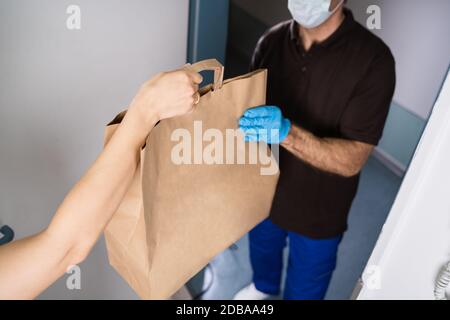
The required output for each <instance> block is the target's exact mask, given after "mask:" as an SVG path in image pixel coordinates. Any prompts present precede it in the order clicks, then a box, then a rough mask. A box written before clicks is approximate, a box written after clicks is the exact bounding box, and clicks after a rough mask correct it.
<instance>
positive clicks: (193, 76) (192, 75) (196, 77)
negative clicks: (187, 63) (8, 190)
mask: <svg viewBox="0 0 450 320" xmlns="http://www.w3.org/2000/svg"><path fill="white" fill-rule="evenodd" d="M184 71H185V72H186V73H187V75H188V76H189V77H190V78H191V80H192V81H193V82H194V84H197V85H198V84H200V83H202V81H203V77H202V75H201V74H200V73H198V72H195V71H192V70H189V69H184Z"/></svg>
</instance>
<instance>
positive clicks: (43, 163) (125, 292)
mask: <svg viewBox="0 0 450 320" xmlns="http://www.w3.org/2000/svg"><path fill="white" fill-rule="evenodd" d="M70 4H77V5H79V6H80V7H81V18H82V19H81V22H82V24H81V30H76V31H69V30H68V29H67V28H66V19H67V17H68V15H67V14H66V8H67V7H68V5H70ZM188 6H189V2H188V0H127V1H121V0H95V1H94V0H77V1H72V0H70V1H66V0H39V1H34V0H1V1H0V120H1V124H0V224H4V223H7V224H9V225H10V226H12V227H13V228H14V230H15V231H16V233H17V236H18V238H21V237H24V236H27V235H30V234H33V233H36V232H38V231H40V230H41V229H42V228H44V227H45V226H46V225H47V224H48V223H49V221H50V219H51V217H52V215H53V213H54V212H55V210H56V208H57V206H58V204H59V203H60V202H61V201H62V199H63V198H64V195H65V194H66V193H67V192H68V191H69V189H70V188H71V186H72V185H73V184H74V183H75V182H76V181H77V180H78V179H79V178H80V177H81V175H82V174H83V172H84V171H85V170H86V169H87V168H88V166H89V165H90V163H91V162H92V161H93V160H94V159H95V158H96V156H97V155H98V153H99V152H100V150H101V148H102V139H103V127H104V125H105V124H106V123H107V122H108V121H109V120H111V119H112V117H113V116H114V115H115V114H116V113H117V112H119V111H120V110H122V109H123V108H125V107H126V105H127V103H128V102H129V101H130V100H131V99H132V97H133V96H134V94H135V93H136V91H137V89H138V88H139V86H140V84H141V83H142V82H144V81H145V80H146V79H148V78H149V77H150V76H151V75H153V74H155V73H157V72H158V71H162V70H165V69H169V68H176V67H179V66H181V65H183V64H184V63H185V61H186V50H187V28H188ZM30 267H31V268H32V266H30ZM81 272H82V290H81V291H69V290H67V289H66V287H65V280H66V277H63V278H62V279H61V280H60V281H58V282H57V283H56V284H55V285H53V286H52V287H51V288H49V289H48V290H47V291H46V292H45V293H44V294H42V296H41V298H56V299H63V298H97V299H101V298H113V299H114V298H134V297H135V295H134V293H133V292H132V291H131V289H129V288H128V286H127V285H126V284H125V283H124V282H123V281H122V280H121V278H120V277H119V276H118V275H117V274H116V273H115V271H113V270H112V269H111V268H110V267H109V265H108V263H107V259H106V253H105V247H104V243H103V240H101V241H100V243H99V244H98V245H97V246H96V247H95V249H94V251H93V253H92V254H91V255H90V256H89V258H88V259H87V261H86V262H85V263H84V264H82V265H81Z"/></svg>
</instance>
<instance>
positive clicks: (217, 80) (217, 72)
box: [185, 59, 224, 90]
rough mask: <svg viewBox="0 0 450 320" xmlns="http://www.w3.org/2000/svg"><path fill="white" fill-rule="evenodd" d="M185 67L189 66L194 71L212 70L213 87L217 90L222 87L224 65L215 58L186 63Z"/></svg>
mask: <svg viewBox="0 0 450 320" xmlns="http://www.w3.org/2000/svg"><path fill="white" fill-rule="evenodd" d="M185 68H189V69H191V70H192V71H195V72H201V71H214V84H213V89H214V90H218V89H220V88H222V85H223V73H224V67H223V65H222V64H221V63H220V62H219V61H217V60H216V59H208V60H203V61H199V62H197V63H194V64H187V65H186V66H185Z"/></svg>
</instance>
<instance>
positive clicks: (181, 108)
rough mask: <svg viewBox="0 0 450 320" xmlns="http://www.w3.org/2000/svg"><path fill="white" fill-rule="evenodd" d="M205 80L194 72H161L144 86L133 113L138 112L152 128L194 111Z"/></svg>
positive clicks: (133, 103) (137, 97) (131, 106)
mask: <svg viewBox="0 0 450 320" xmlns="http://www.w3.org/2000/svg"><path fill="white" fill-rule="evenodd" d="M202 80H203V78H202V76H201V75H200V74H199V73H196V72H193V71H190V70H184V69H180V70H175V71H171V72H163V73H160V74H158V75H156V76H155V77H154V78H152V79H150V80H149V81H147V82H145V83H144V84H143V85H142V86H141V89H140V90H139V92H138V93H137V95H136V96H135V97H134V99H133V101H132V102H131V105H130V108H129V111H131V112H134V111H137V112H138V113H139V114H140V116H141V117H142V119H143V120H144V121H145V123H146V124H147V125H149V126H150V125H153V124H154V123H156V122H158V121H159V120H163V119H167V118H171V117H176V116H181V115H184V114H186V113H189V112H192V110H193V108H194V104H195V102H196V101H197V102H198V98H199V97H198V96H197V95H198V86H199V84H200V83H201V82H202ZM196 96H197V97H196ZM147 129H151V127H147Z"/></svg>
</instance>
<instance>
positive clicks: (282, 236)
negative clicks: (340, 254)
mask: <svg viewBox="0 0 450 320" xmlns="http://www.w3.org/2000/svg"><path fill="white" fill-rule="evenodd" d="M288 238H289V259H288V267H287V276H286V282H285V289H284V299H286V300H321V299H323V298H324V297H325V293H326V291H327V289H328V285H329V283H330V280H331V275H332V274H333V270H334V268H335V267H336V254H337V249H338V246H339V243H340V242H341V239H342V236H340V237H337V238H332V239H324V240H315V239H310V238H307V237H304V236H302V235H299V234H296V233H293V232H288V231H286V230H284V229H282V228H280V227H278V226H277V225H275V224H273V223H272V222H271V221H270V220H269V219H267V220H264V221H263V222H262V223H260V224H259V225H257V226H256V227H255V228H254V229H253V230H252V231H250V236H249V239H250V261H251V264H252V268H253V282H254V284H255V287H256V288H257V289H258V290H259V291H262V292H264V293H267V294H271V295H278V294H279V292H280V285H281V274H282V269H283V249H284V247H285V246H286V240H287V239H288Z"/></svg>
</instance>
